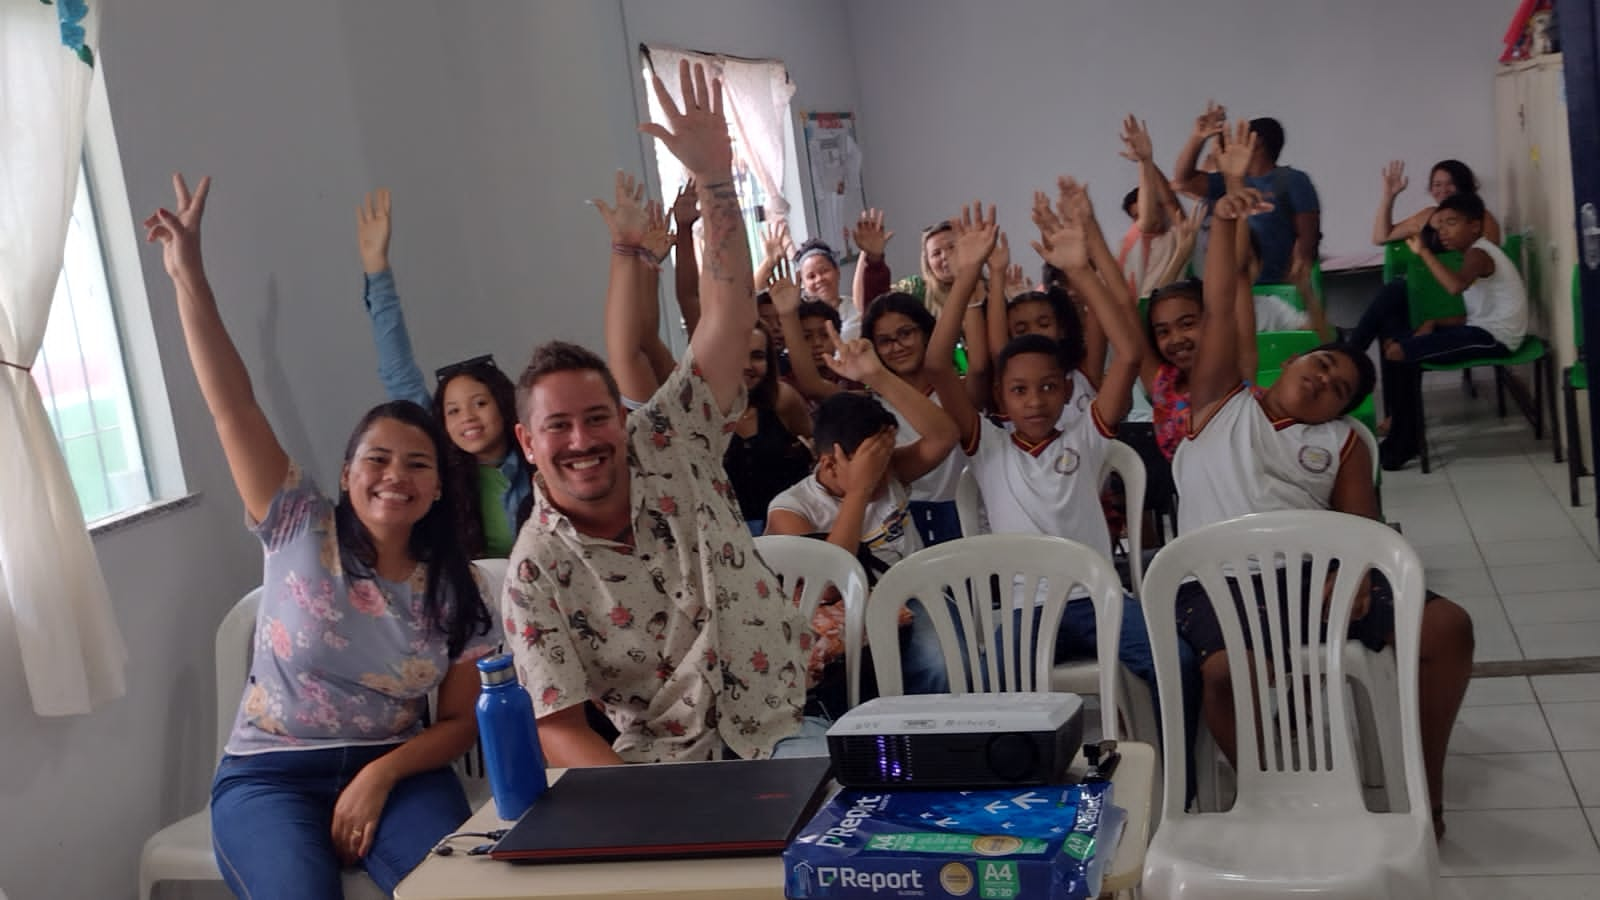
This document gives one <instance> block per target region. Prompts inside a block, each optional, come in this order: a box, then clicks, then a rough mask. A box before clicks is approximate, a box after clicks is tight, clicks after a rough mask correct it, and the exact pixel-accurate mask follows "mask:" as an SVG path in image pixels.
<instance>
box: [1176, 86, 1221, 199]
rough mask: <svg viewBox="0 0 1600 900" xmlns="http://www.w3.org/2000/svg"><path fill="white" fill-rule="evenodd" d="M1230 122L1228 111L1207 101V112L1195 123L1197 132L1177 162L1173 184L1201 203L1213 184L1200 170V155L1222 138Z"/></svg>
mask: <svg viewBox="0 0 1600 900" xmlns="http://www.w3.org/2000/svg"><path fill="white" fill-rule="evenodd" d="M1227 118H1228V113H1227V110H1225V109H1223V108H1222V107H1221V106H1218V105H1217V103H1216V102H1215V101H1213V100H1207V101H1206V111H1205V112H1203V113H1201V114H1200V115H1199V116H1198V117H1197V118H1196V119H1195V120H1194V130H1193V131H1191V132H1189V139H1188V140H1187V141H1185V142H1184V144H1183V149H1181V150H1179V151H1178V162H1177V164H1176V165H1174V166H1173V169H1172V184H1173V186H1174V187H1176V188H1177V189H1178V190H1180V191H1183V192H1184V193H1185V194H1188V195H1190V196H1192V197H1199V198H1200V199H1202V200H1203V199H1205V198H1206V196H1207V195H1208V194H1209V193H1210V180H1209V179H1208V178H1207V177H1206V173H1204V172H1202V171H1200V169H1199V165H1200V153H1201V151H1202V150H1204V149H1205V146H1206V141H1208V140H1210V139H1211V138H1212V137H1213V136H1220V135H1221V134H1222V132H1223V128H1224V127H1225V125H1226V123H1227Z"/></svg>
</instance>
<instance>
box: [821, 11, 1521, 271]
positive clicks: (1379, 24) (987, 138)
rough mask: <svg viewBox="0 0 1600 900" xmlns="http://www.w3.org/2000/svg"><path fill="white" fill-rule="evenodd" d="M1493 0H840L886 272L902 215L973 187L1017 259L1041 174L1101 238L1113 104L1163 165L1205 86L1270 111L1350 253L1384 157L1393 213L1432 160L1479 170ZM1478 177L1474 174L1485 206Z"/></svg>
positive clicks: (1117, 218) (1125, 177)
mask: <svg viewBox="0 0 1600 900" xmlns="http://www.w3.org/2000/svg"><path fill="white" fill-rule="evenodd" d="M1513 5H1514V4H1511V3H1509V2H1508V0H1454V2H1445V0H1427V2H1411V3H1393V2H1387V0H1342V2H1329V0H1324V2H1315V3H1283V2H1276V0H1217V2H1207V3H1170V2H1162V0H1122V2H1118V3H1096V4H1088V3H1075V4H1063V3H1060V2H1054V0H1007V2H1003V3H1000V2H996V3H971V2H965V0H874V2H870V3H852V4H850V5H849V14H850V32H851V34H852V35H853V36H854V41H855V54H854V55H855V58H856V69H857V74H858V76H859V84H860V90H861V124H860V126H859V127H860V128H861V132H862V137H861V143H862V147H863V150H864V153H865V156H866V163H865V166H866V176H865V178H864V180H865V182H866V191H867V201H868V202H869V203H871V204H873V205H875V206H881V207H884V208H885V209H886V210H887V212H888V215H889V217H890V219H891V220H892V222H891V224H892V227H894V228H895V230H897V231H898V232H899V233H900V235H901V237H900V238H898V239H897V240H895V241H894V243H893V244H891V245H890V246H891V254H890V257H891V258H890V261H891V263H892V264H893V266H894V268H895V271H896V272H897V273H901V272H905V271H908V269H909V268H914V267H915V265H916V259H917V256H916V254H917V249H918V248H917V246H916V238H915V234H916V230H917V229H919V228H921V227H922V226H925V225H927V224H928V223H930V222H933V221H936V220H938V219H940V218H943V217H946V216H949V215H952V214H953V213H955V212H956V211H957V210H958V209H959V204H961V203H963V202H967V201H970V200H971V199H972V198H973V197H974V196H976V197H982V198H983V199H985V200H986V201H990V202H995V203H997V204H999V205H1000V208H1001V214H1000V224H1001V227H1002V228H1004V229H1007V230H1008V231H1009V232H1010V233H1011V236H1012V238H1013V241H1012V247H1013V257H1014V258H1016V259H1018V261H1020V262H1024V263H1025V264H1026V265H1028V266H1029V267H1030V268H1036V264H1037V262H1038V261H1037V259H1036V258H1034V254H1033V253H1032V251H1030V250H1027V249H1026V246H1027V245H1026V244H1025V243H1022V244H1021V246H1022V247H1023V248H1024V249H1023V252H1022V253H1020V254H1019V253H1017V252H1016V248H1017V247H1018V246H1019V242H1018V241H1017V240H1016V239H1015V238H1016V237H1017V236H1018V235H1019V234H1021V233H1024V230H1025V226H1027V215H1026V208H1027V204H1028V198H1029V197H1030V196H1031V191H1032V190H1033V189H1034V188H1036V187H1048V186H1049V185H1053V184H1054V180H1055V176H1056V175H1057V174H1061V173H1068V174H1072V175H1074V176H1076V177H1078V178H1079V179H1081V180H1087V181H1088V183H1089V184H1090V186H1091V192H1092V194H1093V196H1094V197H1095V200H1096V205H1097V210H1098V212H1099V214H1100V219H1101V222H1102V223H1103V224H1104V225H1105V227H1106V230H1107V231H1108V232H1109V233H1111V236H1112V237H1113V238H1115V237H1116V236H1118V235H1120V234H1121V232H1122V230H1123V229H1124V228H1125V227H1126V224H1127V220H1126V219H1125V218H1124V217H1123V216H1122V213H1121V210H1120V208H1119V206H1120V203H1121V199H1122V195H1123V194H1124V193H1125V192H1126V191H1127V190H1128V189H1129V188H1131V187H1133V186H1134V184H1135V183H1136V178H1137V172H1136V170H1135V167H1134V165H1133V164H1132V163H1130V162H1127V161H1125V160H1123V159H1121V158H1120V157H1118V156H1117V151H1118V150H1119V149H1121V144H1120V142H1119V140H1118V137H1117V135H1118V128H1119V125H1120V123H1121V120H1122V117H1123V116H1125V115H1126V114H1128V113H1129V112H1134V113H1137V114H1139V115H1140V116H1141V117H1143V118H1145V119H1146V120H1148V122H1149V125H1150V130H1151V133H1152V136H1153V138H1154V140H1155V146H1156V157H1157V161H1158V162H1159V163H1160V164H1161V166H1162V168H1163V169H1164V170H1166V171H1167V173H1168V175H1171V168H1172V163H1173V160H1174V159H1175V158H1176V156H1177V152H1178V149H1179V147H1180V146H1181V145H1182V143H1183V140H1184V139H1185V138H1186V137H1187V135H1188V131H1189V129H1190V128H1191V127H1192V125H1193V122H1194V117H1195V116H1196V115H1197V114H1198V113H1199V112H1200V111H1201V110H1202V109H1203V108H1204V106H1205V102H1206V100H1207V98H1211V97H1214V98H1216V99H1217V100H1218V101H1219V102H1221V103H1224V104H1225V105H1226V106H1227V107H1228V110H1229V112H1230V114H1233V115H1237V116H1246V117H1248V116H1259V115H1271V116H1275V117H1277V118H1278V119H1279V120H1280V121H1282V122H1283V123H1284V127H1285V130H1286V131H1287V135H1288V142H1287V146H1286V147H1285V149H1284V153H1283V157H1282V159H1283V161H1284V162H1285V163H1287V164H1292V165H1294V166H1297V167H1299V168H1303V169H1305V170H1307V171H1308V172H1309V173H1310V174H1311V177H1312V179H1313V180H1314V181H1315V183H1316V185H1317V188H1318V190H1319V192H1320V194H1321V199H1322V205H1323V232H1324V240H1323V250H1324V252H1325V253H1341V252H1349V251H1352V250H1358V249H1362V248H1365V247H1366V246H1367V244H1368V240H1369V235H1370V231H1371V228H1372V225H1371V221H1372V214H1373V211H1374V208H1375V206H1376V203H1377V200H1378V196H1379V177H1378V175H1379V171H1380V169H1381V167H1382V165H1383V163H1384V162H1385V161H1387V160H1389V159H1390V158H1393V157H1400V158H1404V159H1405V160H1406V161H1407V163H1408V165H1409V167H1410V168H1411V170H1412V172H1414V173H1415V174H1414V175H1413V178H1412V187H1411V190H1410V192H1409V193H1407V194H1406V195H1405V196H1403V197H1402V198H1401V200H1400V202H1399V204H1397V205H1398V207H1399V208H1401V209H1402V210H1403V212H1404V214H1409V213H1410V212H1411V211H1412V210H1413V209H1414V208H1415V207H1417V206H1420V205H1422V204H1423V202H1424V200H1425V194H1424V192H1423V188H1424V187H1425V182H1426V179H1427V167H1428V166H1431V165H1432V164H1433V163H1434V162H1435V161H1437V160H1438V159H1441V158H1445V157H1451V156H1454V157H1458V158H1460V159H1462V160H1464V161H1466V162H1467V163H1468V164H1469V165H1471V166H1472V167H1473V168H1474V169H1476V170H1477V171H1478V172H1479V173H1481V174H1482V175H1483V176H1485V177H1486V179H1487V176H1489V175H1491V174H1492V172H1493V168H1494V165H1493V164H1494V148H1493V140H1492V120H1493V110H1492V96H1493V95H1492V93H1491V83H1492V77H1493V69H1494V60H1495V58H1496V56H1498V54H1499V50H1500V46H1499V37H1500V35H1501V33H1503V32H1504V31H1505V26H1506V22H1507V21H1508V19H1509V16H1510V14H1511V11H1512V6H1513ZM1494 187H1495V186H1494V184H1493V183H1486V185H1485V188H1486V190H1487V191H1488V195H1489V199H1490V202H1491V205H1492V202H1493V201H1492V198H1493V193H1494ZM1051 193H1052V194H1053V193H1054V191H1053V188H1051Z"/></svg>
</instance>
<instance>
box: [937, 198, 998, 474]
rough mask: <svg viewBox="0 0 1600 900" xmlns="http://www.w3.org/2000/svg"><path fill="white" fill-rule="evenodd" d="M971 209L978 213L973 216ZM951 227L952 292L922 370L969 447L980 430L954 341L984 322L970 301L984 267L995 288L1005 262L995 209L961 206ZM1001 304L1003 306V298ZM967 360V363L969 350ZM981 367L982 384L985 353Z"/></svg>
mask: <svg viewBox="0 0 1600 900" xmlns="http://www.w3.org/2000/svg"><path fill="white" fill-rule="evenodd" d="M974 210H976V213H977V214H976V215H974V214H973V213H974ZM952 223H953V225H954V228H955V235H956V243H955V247H954V249H953V251H952V253H953V257H954V258H953V259H952V260H951V266H952V267H953V268H954V269H955V276H956V277H955V283H954V284H952V285H951V286H950V293H949V295H948V296H947V297H946V298H945V301H944V306H943V307H942V308H941V309H940V310H939V319H938V322H937V323H936V324H935V325H934V328H933V335H932V337H930V338H929V339H928V352H927V355H926V356H925V358H924V360H923V367H924V369H925V370H926V371H927V373H928V375H929V377H930V379H931V380H932V381H933V389H934V390H936V391H938V392H939V402H940V403H942V404H943V405H944V413H945V415H946V417H947V418H949V419H950V420H951V422H952V424H954V425H955V426H956V436H957V439H958V440H959V441H960V443H961V446H963V447H970V446H971V445H972V439H973V434H974V433H975V432H976V431H977V430H978V403H979V402H980V401H979V400H978V399H976V398H974V397H973V396H972V395H971V394H970V393H969V392H968V391H967V389H966V386H965V385H963V384H962V382H961V376H960V375H959V374H958V373H957V372H956V367H955V349H956V339H957V338H959V337H960V336H961V330H962V328H963V327H964V326H965V325H966V324H967V323H968V322H969V321H974V322H981V321H982V318H983V316H982V313H983V310H982V309H981V307H980V308H974V304H973V303H972V301H971V298H972V295H973V293H974V292H975V291H976V289H977V287H978V276H979V275H980V274H981V273H982V272H983V267H984V264H985V263H986V262H987V263H988V264H989V283H990V284H991V285H994V284H998V283H1001V282H1003V281H1005V274H1004V273H1005V268H1006V263H1005V262H1001V261H1000V256H999V255H1000V254H1001V249H1000V245H999V240H998V237H999V231H998V230H997V229H996V228H995V213H994V206H992V205H991V206H990V207H989V214H988V216H987V217H985V216H984V214H983V204H981V203H974V204H973V205H972V206H971V207H962V209H961V215H960V216H959V217H957V218H955V219H953V220H952ZM1003 258H1004V259H1005V260H1009V259H1010V251H1009V250H1006V251H1005V252H1004V257H1003ZM1002 290H1003V288H1002ZM994 299H995V298H994V296H993V293H992V292H991V294H990V298H989V299H988V300H987V301H984V302H993V301H994ZM1001 303H1002V305H1003V304H1004V300H1001ZM969 343H978V342H970V341H969ZM968 361H969V363H970V361H971V352H970V350H969V355H968ZM983 363H984V371H983V372H978V373H977V375H976V377H977V378H980V379H982V380H985V381H986V380H987V378H986V377H985V375H986V371H987V368H988V355H987V353H985V354H984V359H983ZM974 377H975V376H974V371H973V370H970V369H969V370H968V373H967V378H968V379H969V380H971V379H973V378H974Z"/></svg>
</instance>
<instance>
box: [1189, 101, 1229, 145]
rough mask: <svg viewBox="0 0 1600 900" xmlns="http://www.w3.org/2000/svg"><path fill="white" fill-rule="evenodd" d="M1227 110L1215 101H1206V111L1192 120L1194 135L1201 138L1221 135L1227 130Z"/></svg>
mask: <svg viewBox="0 0 1600 900" xmlns="http://www.w3.org/2000/svg"><path fill="white" fill-rule="evenodd" d="M1227 122H1228V110H1227V109H1226V108H1224V107H1223V106H1222V105H1221V104H1219V103H1218V102H1217V101H1215V100H1207V101H1206V111H1205V112H1203V113H1201V114H1200V115H1199V116H1197V117H1196V118H1195V120H1194V133H1195V134H1196V135H1198V136H1200V137H1202V138H1210V137H1213V136H1215V135H1219V134H1222V133H1223V131H1224V129H1226V128H1227Z"/></svg>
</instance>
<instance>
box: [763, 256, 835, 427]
mask: <svg viewBox="0 0 1600 900" xmlns="http://www.w3.org/2000/svg"><path fill="white" fill-rule="evenodd" d="M766 289H767V294H768V295H769V296H771V297H772V308H773V309H776V310H777V311H778V323H779V325H780V326H781V327H782V328H783V344H784V346H786V347H788V348H789V372H790V374H791V375H793V376H794V385H795V387H796V388H797V389H798V390H799V391H800V393H801V394H802V395H803V396H805V397H806V398H807V399H810V400H813V401H815V402H818V403H821V402H822V401H823V400H826V399H828V398H829V397H832V396H833V395H834V394H837V393H839V391H840V390H841V389H840V387H839V386H838V385H837V384H834V383H833V382H831V381H829V380H828V379H826V378H823V377H822V373H821V372H818V371H817V364H816V361H815V360H813V359H812V358H811V345H810V344H809V343H807V342H806V335H805V329H804V328H803V327H802V326H801V325H800V285H798V284H795V282H794V277H793V276H792V275H791V273H790V269H789V261H788V260H787V259H780V260H779V261H778V262H777V264H776V267H775V268H774V270H773V272H772V277H771V280H770V281H768V282H767V285H766Z"/></svg>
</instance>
